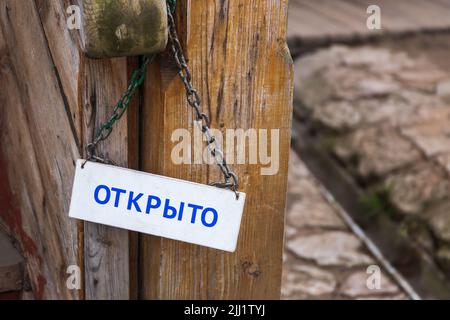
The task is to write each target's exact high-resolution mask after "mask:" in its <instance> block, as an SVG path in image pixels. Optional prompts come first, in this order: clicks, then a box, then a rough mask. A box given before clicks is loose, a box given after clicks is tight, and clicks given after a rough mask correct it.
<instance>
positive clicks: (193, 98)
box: [83, 0, 239, 198]
mask: <svg viewBox="0 0 450 320" xmlns="http://www.w3.org/2000/svg"><path fill="white" fill-rule="evenodd" d="M175 5H176V0H167V9H168V10H167V16H168V23H169V40H170V45H171V50H172V53H173V57H174V59H175V62H176V65H177V68H178V74H179V76H180V78H181V80H182V81H183V84H184V86H185V88H186V98H187V102H188V103H189V105H190V106H191V107H192V108H193V109H194V111H195V115H196V119H197V121H196V124H198V125H199V127H200V129H201V130H202V132H203V134H204V136H205V137H206V141H207V145H208V149H209V151H210V153H211V155H212V156H213V157H214V159H215V161H216V163H217V165H218V166H219V168H220V170H221V171H222V174H223V177H224V182H216V183H213V184H212V185H213V186H216V187H219V188H227V189H231V190H233V191H234V192H235V194H236V198H239V193H238V192H237V190H238V177H237V175H236V174H235V173H234V172H233V171H232V170H231V169H230V167H229V166H228V164H227V162H226V160H225V157H224V154H223V151H222V148H221V146H220V145H219V143H218V142H217V140H216V138H215V137H214V135H213V134H212V133H211V130H210V128H209V126H210V122H209V117H208V116H207V115H206V114H205V113H203V112H202V109H201V101H200V96H199V95H198V93H197V90H195V88H194V86H193V84H192V75H191V72H190V70H189V67H188V65H187V63H186V58H185V57H184V54H183V48H182V46H181V43H180V41H179V39H178V35H177V31H176V28H175V20H174V18H173V15H172V13H173V12H174V11H175ZM154 58H155V55H152V56H146V57H144V60H143V62H142V64H141V66H140V67H139V68H138V69H136V70H135V71H134V72H133V74H132V75H131V79H130V85H129V86H128V89H127V91H125V93H124V94H123V96H122V98H121V99H120V100H119V101H118V102H117V104H116V105H115V106H114V109H113V114H112V116H111V117H110V118H109V119H108V121H106V122H105V123H104V124H102V126H101V127H100V129H99V131H98V133H97V135H96V137H95V139H94V140H93V141H92V142H91V143H89V144H88V145H87V146H86V153H87V159H86V162H87V161H89V160H94V161H98V162H102V163H111V164H114V162H113V161H111V160H110V159H107V158H102V157H99V156H98V155H97V145H98V144H99V143H100V142H101V141H104V140H106V139H107V138H108V137H109V136H110V134H111V132H112V130H113V125H114V124H115V123H116V122H117V121H118V120H120V119H121V118H122V116H123V115H124V113H125V111H126V110H127V109H128V107H129V105H130V103H131V100H132V99H133V96H134V94H135V93H136V91H137V90H138V89H139V88H140V87H141V86H142V84H143V83H144V80H145V76H146V71H147V66H148V65H149V64H150V63H151V62H152V61H153V59H154ZM86 162H85V163H84V164H86ZM84 164H83V167H84Z"/></svg>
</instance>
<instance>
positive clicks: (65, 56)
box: [37, 0, 129, 299]
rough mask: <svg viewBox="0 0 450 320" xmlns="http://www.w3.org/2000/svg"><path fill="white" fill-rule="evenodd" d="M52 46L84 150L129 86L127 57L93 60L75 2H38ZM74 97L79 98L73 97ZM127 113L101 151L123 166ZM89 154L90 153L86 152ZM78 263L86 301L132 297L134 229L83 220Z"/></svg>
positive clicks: (76, 2) (126, 150)
mask: <svg viewBox="0 0 450 320" xmlns="http://www.w3.org/2000/svg"><path fill="white" fill-rule="evenodd" d="M37 3H38V8H39V12H40V13H41V20H42V23H43V26H44V30H45V32H46V36H47V41H48V46H49V49H50V52H51V54H52V57H53V61H54V63H55V66H56V70H57V74H58V76H59V79H60V81H61V87H62V88H63V92H64V94H65V96H66V103H67V104H68V108H67V109H68V110H69V120H70V121H71V127H72V129H73V131H74V135H75V136H76V138H77V141H79V144H80V150H81V151H80V152H81V153H82V154H84V152H85V151H84V149H85V146H86V145H87V144H88V143H90V142H91V141H92V140H93V139H94V135H95V134H96V132H97V131H98V128H99V127H100V125H101V124H102V123H104V122H105V121H106V120H107V119H108V118H109V117H110V116H111V114H112V109H113V105H115V104H116V102H117V101H118V99H119V98H120V97H121V95H122V94H123V92H124V91H125V89H126V88H127V85H128V83H127V82H128V80H127V79H128V74H129V72H128V68H127V67H128V66H127V60H126V59H124V58H122V59H113V60H92V59H88V58H87V57H85V56H84V54H83V53H82V52H80V50H79V49H80V37H79V34H78V31H76V30H74V31H68V29H67V27H66V15H65V11H66V8H67V7H68V6H69V5H70V4H76V5H80V4H81V0H75V1H50V2H49V1H42V0H37ZM72 97H73V98H72ZM126 118H127V115H125V116H124V118H123V121H121V122H119V123H118V124H117V125H115V128H114V131H113V133H112V134H111V136H110V139H109V140H108V141H105V142H103V143H101V144H100V145H99V149H98V151H99V152H100V154H104V155H106V156H107V157H108V158H110V159H112V160H113V161H114V162H116V163H117V164H118V165H121V166H125V167H126V166H127V164H128V154H129V152H128V149H127V148H128V147H127V145H128V139H127V131H128V123H127V120H126ZM84 155H85V154H84ZM78 224H79V227H80V229H79V231H78V242H79V246H80V247H81V248H82V250H79V254H78V261H79V262H80V264H81V266H82V269H83V270H84V278H85V281H84V291H85V292H84V293H83V297H85V298H86V299H127V298H128V297H129V264H128V259H129V247H128V233H127V232H126V231H123V230H118V229H116V228H110V227H106V226H100V225H95V224H92V223H83V222H78Z"/></svg>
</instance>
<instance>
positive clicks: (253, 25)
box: [141, 0, 292, 299]
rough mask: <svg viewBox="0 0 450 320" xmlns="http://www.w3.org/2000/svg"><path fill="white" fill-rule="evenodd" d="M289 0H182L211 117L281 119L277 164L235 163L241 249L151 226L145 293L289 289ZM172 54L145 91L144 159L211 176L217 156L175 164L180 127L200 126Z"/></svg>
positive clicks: (253, 121)
mask: <svg viewBox="0 0 450 320" xmlns="http://www.w3.org/2000/svg"><path fill="white" fill-rule="evenodd" d="M286 14H287V1H279V0H268V1H259V0H251V1H250V0H233V1H226V0H224V1H180V2H179V4H178V11H177V20H178V22H179V31H180V35H181V36H182V38H183V39H184V41H183V42H184V43H185V44H186V45H185V46H186V49H187V54H188V56H189V65H190V67H191V70H192V74H193V81H194V84H195V86H196V87H197V88H198V90H199V93H200V95H201V98H202V101H203V108H204V110H205V111H207V112H208V113H209V114H210V115H211V120H212V127H213V128H219V129H221V130H225V129H227V128H242V129H248V128H255V129H259V128H264V129H271V128H274V129H280V149H279V152H280V160H281V161H280V162H281V163H280V169H279V172H278V174H276V175H272V176H261V175H260V169H261V166H260V165H233V169H235V171H236V172H237V173H238V174H239V177H240V180H241V184H240V185H241V189H240V191H243V192H246V193H247V201H246V208H245V211H244V217H243V221H242V227H241V231H240V237H239V242H238V248H237V251H236V252H235V253H232V254H231V253H224V252H221V251H217V250H213V249H208V248H203V247H200V246H196V245H191V244H186V243H182V242H177V241H172V240H168V239H162V238H158V237H152V236H143V237H142V240H141V284H142V287H141V297H142V298H145V299H167V298H169V299H186V298H187V299H250V298H251V299H271V298H273V299H277V298H279V295H280V292H279V291H280V280H281V265H282V263H281V262H282V248H283V227H284V208H285V194H286V174H287V164H288V150H289V145H290V123H291V110H292V60H291V57H290V54H289V51H288V49H287V46H286V44H285V34H286ZM192 121H193V113H192V110H191V109H190V108H189V107H188V105H187V103H186V97H185V93H184V89H183V87H182V84H181V81H180V80H179V79H178V78H177V75H176V70H175V69H174V64H173V62H171V61H170V59H167V55H166V56H163V57H162V58H161V59H160V61H159V62H158V63H156V64H154V65H152V67H151V70H149V73H148V81H147V85H146V88H145V93H144V108H143V122H144V123H143V128H142V130H143V136H142V138H143V142H142V146H143V153H142V157H143V169H144V170H145V171H149V172H154V173H158V174H163V175H167V176H171V177H176V178H181V179H186V180H191V181H196V182H201V183H207V182H214V181H217V180H219V179H220V172H219V171H218V169H217V168H216V166H208V165H175V164H173V162H172V161H171V158H170V155H171V147H172V146H173V145H174V144H173V143H172V142H171V140H170V139H171V134H172V132H173V130H175V129H178V128H188V129H190V130H192V128H193V123H192Z"/></svg>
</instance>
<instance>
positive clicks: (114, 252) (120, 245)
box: [80, 58, 129, 299]
mask: <svg viewBox="0 0 450 320" xmlns="http://www.w3.org/2000/svg"><path fill="white" fill-rule="evenodd" d="M82 65H83V68H84V70H82V71H81V75H80V76H81V79H83V80H82V83H83V84H82V87H83V89H82V90H81V92H82V98H81V101H82V107H83V119H84V123H83V128H84V129H83V133H84V134H83V144H84V145H86V144H87V143H89V142H91V141H92V140H93V138H94V136H95V134H96V133H97V132H98V128H99V127H100V126H101V124H102V123H104V122H105V121H106V120H107V119H108V118H109V117H110V116H111V115H112V109H113V107H112V106H113V105H114V104H115V103H116V102H117V100H118V99H119V98H120V97H121V95H122V93H123V92H124V91H125V89H126V87H127V81H128V80H127V61H126V59H123V58H122V59H114V60H90V59H89V60H86V61H85V63H83V64H82ZM127 130H128V129H127V121H126V119H124V120H123V121H120V122H117V123H116V124H115V125H114V130H113V132H112V134H111V135H110V137H109V139H108V140H106V141H104V142H102V143H101V144H100V145H99V147H98V152H99V154H100V155H102V156H105V157H107V158H109V159H113V161H114V162H115V163H116V164H117V165H119V166H124V167H126V166H127V163H128V149H127V137H128V136H127ZM84 234H85V254H84V259H85V275H86V281H85V286H86V298H87V299H128V298H129V251H128V250H129V248H128V232H127V231H126V230H121V229H118V228H112V227H108V226H104V225H98V224H94V223H89V222H86V223H85V229H84Z"/></svg>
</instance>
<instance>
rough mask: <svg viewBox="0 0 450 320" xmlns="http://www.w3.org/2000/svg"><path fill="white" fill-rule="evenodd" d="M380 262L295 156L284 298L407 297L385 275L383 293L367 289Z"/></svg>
mask: <svg viewBox="0 0 450 320" xmlns="http://www.w3.org/2000/svg"><path fill="white" fill-rule="evenodd" d="M374 264H375V265H377V264H379V263H378V261H376V260H375V259H374V258H373V257H372V256H371V254H370V253H369V251H368V250H367V249H366V248H365V247H364V245H363V243H362V242H361V241H360V240H359V239H358V238H357V237H356V236H355V235H354V234H353V233H352V232H351V231H350V229H349V227H348V226H347V225H346V224H345V223H344V221H343V220H342V219H341V218H340V215H339V213H338V208H337V207H336V206H335V204H334V203H332V202H331V201H330V200H329V199H328V198H327V196H326V195H325V193H324V192H323V191H322V190H321V188H320V185H319V184H318V182H317V181H316V180H315V179H314V177H312V176H311V174H310V173H309V172H308V169H307V168H306V167H305V165H304V164H303V162H302V161H301V160H300V159H299V157H298V156H297V155H296V154H295V153H294V152H291V162H290V169H289V187H288V206H287V213H286V250H285V261H284V273H283V283H282V298H283V299H405V298H406V297H405V295H404V294H403V293H402V292H401V290H400V289H399V287H398V286H397V285H396V284H395V283H393V282H392V281H391V280H390V279H389V278H388V276H387V275H385V274H384V273H383V271H382V273H381V287H380V289H378V290H377V289H375V290H370V289H369V288H368V287H367V285H366V283H367V279H368V277H369V276H370V275H369V274H367V273H366V271H367V267H368V266H369V265H374Z"/></svg>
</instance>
